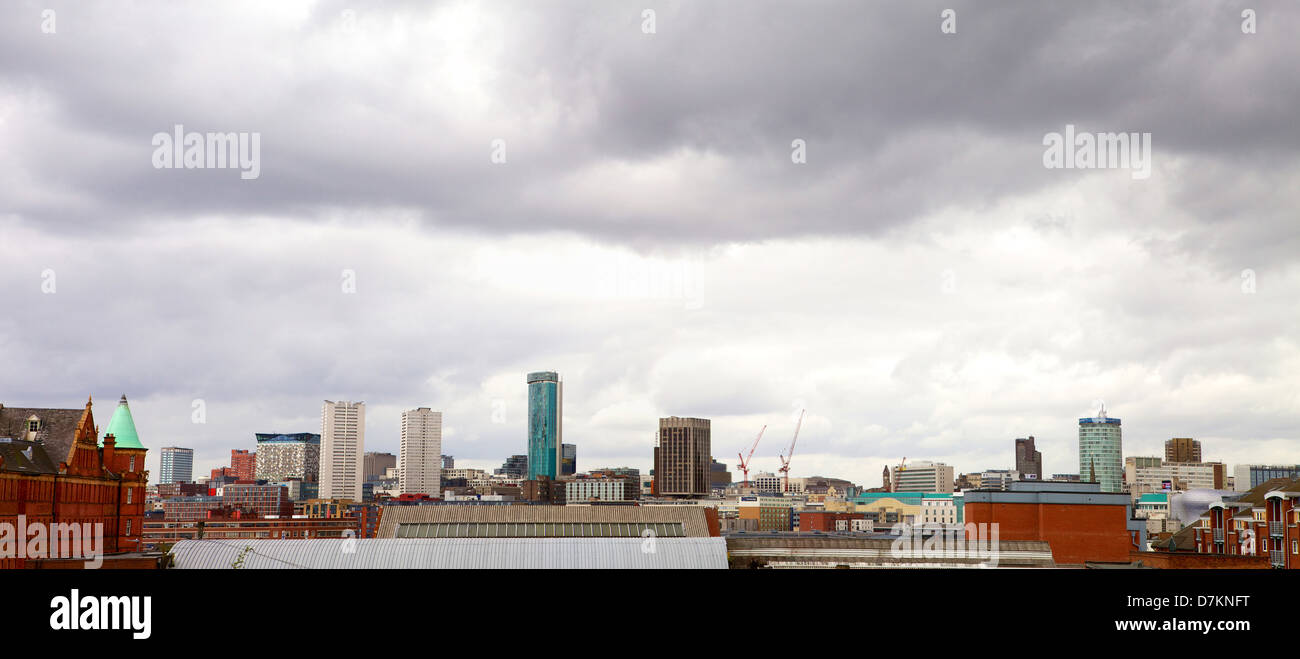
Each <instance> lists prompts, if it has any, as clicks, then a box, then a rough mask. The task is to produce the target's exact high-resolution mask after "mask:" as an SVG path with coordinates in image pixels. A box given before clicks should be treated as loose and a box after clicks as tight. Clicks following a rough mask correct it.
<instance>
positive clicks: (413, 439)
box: [397, 407, 442, 497]
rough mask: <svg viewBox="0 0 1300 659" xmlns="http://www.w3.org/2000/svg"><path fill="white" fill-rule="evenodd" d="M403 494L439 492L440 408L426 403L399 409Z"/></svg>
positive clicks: (440, 471)
mask: <svg viewBox="0 0 1300 659" xmlns="http://www.w3.org/2000/svg"><path fill="white" fill-rule="evenodd" d="M401 454H402V459H401V460H400V461H399V462H398V468H397V480H398V483H399V485H400V487H401V489H402V494H427V495H429V496H434V497H438V496H442V491H441V485H442V412H434V411H433V410H430V409H429V408H427V407H421V408H418V409H414V410H407V411H405V412H402V447H401Z"/></svg>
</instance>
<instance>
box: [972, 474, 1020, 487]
mask: <svg viewBox="0 0 1300 659" xmlns="http://www.w3.org/2000/svg"><path fill="white" fill-rule="evenodd" d="M1018 480H1020V474H1018V473H1016V472H1014V471H1011V470H1010V469H989V470H987V471H983V472H980V475H979V483H980V484H979V487H978V488H977V489H981V490H1007V489H1010V488H1009V485H1010V484H1011V483H1014V482H1016V481H1018Z"/></svg>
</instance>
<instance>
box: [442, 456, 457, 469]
mask: <svg viewBox="0 0 1300 659" xmlns="http://www.w3.org/2000/svg"><path fill="white" fill-rule="evenodd" d="M442 468H443V469H455V468H456V456H454V455H444V456H442Z"/></svg>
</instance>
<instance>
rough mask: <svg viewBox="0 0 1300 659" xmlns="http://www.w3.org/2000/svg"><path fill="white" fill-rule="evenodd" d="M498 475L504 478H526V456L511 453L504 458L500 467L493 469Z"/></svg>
mask: <svg viewBox="0 0 1300 659" xmlns="http://www.w3.org/2000/svg"><path fill="white" fill-rule="evenodd" d="M492 473H494V474H496V475H498V476H505V477H506V478H527V477H528V456H526V455H512V456H510V457H509V458H506V461H505V462H504V463H503V464H502V465H501V468H500V469H496V470H493V472H492Z"/></svg>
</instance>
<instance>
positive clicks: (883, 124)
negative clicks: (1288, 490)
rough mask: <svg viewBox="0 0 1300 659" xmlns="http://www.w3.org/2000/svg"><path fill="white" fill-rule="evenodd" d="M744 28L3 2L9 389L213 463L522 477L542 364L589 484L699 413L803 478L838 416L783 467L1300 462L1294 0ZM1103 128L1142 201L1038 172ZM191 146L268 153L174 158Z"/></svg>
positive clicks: (934, 14) (452, 14) (530, 9)
mask: <svg viewBox="0 0 1300 659" xmlns="http://www.w3.org/2000/svg"><path fill="white" fill-rule="evenodd" d="M736 6H737V5H736V4H734V3H733V4H729V3H727V2H722V3H684V4H678V5H674V6H663V7H657V14H656V15H655V20H654V21H653V23H654V27H655V29H653V30H647V29H646V25H645V24H644V22H645V20H646V19H645V18H644V17H643V16H642V12H643V11H644V10H645V7H643V6H641V5H633V4H628V3H622V2H610V3H601V4H599V5H598V6H595V7H592V6H589V5H588V4H585V3H576V2H565V1H561V2H558V3H527V2H502V3H491V4H486V3H484V4H474V3H430V4H428V5H423V4H420V5H406V4H402V5H399V6H394V7H355V8H344V7H341V6H338V5H335V4H332V3H315V4H300V3H297V2H292V1H290V2H283V3H280V2H277V3H260V4H259V3H246V4H240V3H221V4H192V5H190V4H187V5H180V6H176V5H175V4H174V3H164V4H150V3H149V2H145V3H142V4H140V5H139V6H138V10H133V11H130V12H127V11H121V10H119V9H117V8H115V7H112V6H97V5H86V6H77V7H76V8H71V7H69V8H66V9H60V10H59V16H60V18H59V23H58V24H59V26H60V29H59V30H57V31H54V32H51V31H43V30H42V29H41V26H42V18H41V16H40V12H39V11H38V10H39V9H40V8H33V9H32V10H31V11H30V15H28V16H27V17H26V18H23V15H22V14H21V11H19V10H15V11H16V12H18V13H16V14H15V15H14V20H7V21H0V54H2V55H3V56H0V140H3V141H4V143H5V145H6V149H5V150H4V153H3V154H0V199H4V200H5V202H6V203H5V204H4V205H3V207H2V208H0V238H2V239H3V242H4V243H5V244H6V245H10V246H13V248H12V249H11V250H9V252H8V258H7V259H6V260H5V262H4V265H3V266H0V290H3V291H4V294H5V299H6V302H7V303H9V305H10V308H11V309H14V310H15V311H16V315H15V317H14V318H12V319H11V320H10V321H9V322H6V323H3V324H0V346H3V348H2V349H3V351H4V354H5V355H6V356H7V357H8V358H9V359H8V360H7V364H8V366H9V368H10V369H11V370H12V372H13V373H16V374H21V377H13V378H9V383H7V384H5V385H3V386H0V400H4V401H7V402H9V403H11V404H14V405H33V406H36V405H51V406H66V405H68V404H69V401H73V400H81V399H82V397H84V396H85V394H86V392H91V393H94V394H95V396H96V400H102V401H105V402H107V401H111V400H115V399H116V398H117V397H118V396H119V395H120V394H121V393H123V392H125V393H127V394H128V395H130V396H131V400H132V409H133V411H135V412H136V421H137V423H138V424H139V425H140V427H141V428H142V429H147V433H148V436H149V437H151V438H154V439H155V440H156V441H157V443H158V445H160V446H164V445H176V446H185V447H191V448H194V449H195V451H196V455H195V464H194V469H195V473H198V474H203V473H207V472H208V471H209V470H210V469H212V468H214V467H219V466H223V465H224V463H225V460H226V459H227V457H226V456H227V455H228V451H229V450H230V449H231V448H252V433H254V432H255V431H264V430H272V431H275V432H319V429H320V423H319V418H318V417H319V414H318V412H319V405H320V401H321V400H322V399H325V398H329V399H334V400H339V399H343V400H365V401H369V402H370V409H369V410H368V422H367V426H368V427H367V442H366V445H367V448H368V449H371V450H383V451H389V452H393V453H396V452H398V448H399V447H398V441H399V436H400V430H399V428H400V413H401V411H402V410H405V409H413V408H417V407H419V406H424V405H429V406H433V407H434V408H435V409H438V410H441V411H442V412H443V413H444V415H445V424H446V425H445V427H444V434H443V442H444V445H445V447H446V448H445V449H444V452H446V453H448V454H453V455H456V456H457V457H458V462H460V463H462V464H464V465H467V466H474V467H478V468H483V469H489V470H490V469H494V468H496V467H498V466H499V465H500V464H501V462H502V460H504V459H505V458H507V457H508V456H510V455H515V454H519V453H521V452H523V450H524V449H523V438H524V437H525V436H526V432H527V430H526V423H527V407H526V405H527V404H526V401H525V399H524V398H523V397H522V395H521V389H522V386H521V383H520V379H521V374H525V373H529V372H532V371H534V370H536V369H539V368H545V369H553V370H555V371H556V372H558V373H561V374H563V376H564V378H565V382H566V391H565V406H564V417H563V423H564V436H565V441H566V442H568V443H572V444H576V445H577V446H578V447H579V453H580V461H581V463H582V465H584V466H588V467H592V466H603V465H628V466H634V467H638V468H641V469H645V468H647V467H648V466H649V464H650V459H651V458H650V455H651V448H652V445H651V440H652V437H653V435H654V431H655V428H654V422H655V419H658V418H660V417H664V416H674V415H676V416H685V417H700V418H708V419H710V420H711V421H712V429H711V432H712V446H713V453H714V456H713V457H715V458H717V459H719V460H721V461H723V462H725V463H727V464H729V465H733V464H734V462H733V461H734V458H732V457H730V456H734V455H735V454H736V453H737V452H738V451H740V450H742V449H745V448H746V447H747V446H748V445H749V443H750V442H751V441H752V438H753V437H754V436H755V434H756V433H757V432H758V430H759V428H761V427H762V426H763V425H764V424H768V425H769V428H768V431H767V432H768V436H767V437H765V439H764V440H763V441H764V443H763V444H761V445H760V446H759V449H758V452H757V453H756V454H755V456H754V471H755V472H759V471H775V469H776V468H777V467H778V466H779V462H778V460H777V454H778V453H779V448H780V447H782V446H784V445H785V444H786V443H788V440H789V437H790V435H791V434H792V433H793V427H794V424H795V420H794V418H793V417H794V415H796V414H797V413H798V410H800V409H804V408H806V409H808V410H809V411H808V415H807V418H806V419H805V420H804V423H803V428H802V430H801V432H800V439H799V447H798V453H797V454H796V456H795V458H794V462H793V463H792V470H793V471H792V475H814V474H820V475H828V476H830V475H834V476H838V477H842V478H848V479H851V480H853V481H855V482H861V483H864V484H874V483H878V482H879V479H880V470H881V468H882V467H883V466H884V465H890V464H897V462H898V461H899V460H900V459H901V458H902V457H903V456H910V457H915V458H920V457H924V458H925V459H932V460H936V461H943V462H945V463H947V464H950V465H956V466H957V467H958V469H959V470H967V471H970V470H977V469H990V468H1005V467H1008V466H1011V461H1010V459H1009V458H1008V455H1009V453H1010V450H1009V449H1008V446H1009V445H1010V442H1011V440H1012V439H1014V438H1020V437H1028V436H1029V435H1033V436H1034V437H1035V438H1036V444H1037V449H1038V450H1040V451H1041V452H1042V455H1043V471H1044V473H1046V474H1051V473H1073V472H1076V471H1078V470H1079V466H1078V465H1077V464H1076V461H1077V454H1078V451H1077V419H1078V418H1083V417H1087V416H1090V415H1091V414H1093V413H1095V411H1096V410H1097V409H1098V408H1099V407H1100V405H1099V403H1100V402H1101V401H1103V400H1104V401H1105V402H1106V403H1107V404H1108V405H1107V406H1108V409H1109V410H1110V412H1111V413H1113V414H1115V415H1116V416H1118V417H1122V418H1123V419H1124V448H1125V455H1153V456H1159V455H1163V450H1162V443H1163V442H1164V441H1166V440H1168V439H1170V438H1174V437H1195V438H1196V439H1197V440H1199V441H1202V442H1204V446H1205V449H1206V454H1205V459H1207V460H1221V461H1223V462H1226V463H1229V464H1239V463H1294V462H1295V461H1296V455H1295V454H1296V446H1297V439H1300V438H1297V435H1296V433H1297V429H1300V400H1298V399H1297V398H1296V396H1295V394H1294V392H1295V391H1297V390H1300V340H1298V337H1300V330H1298V329H1297V324H1296V320H1295V314H1294V313H1291V312H1290V310H1292V309H1293V308H1294V306H1295V301H1296V300H1297V299H1300V226H1297V224H1296V222H1295V210H1294V209H1296V208H1300V188H1297V187H1296V186H1295V185H1294V182H1295V181H1296V180H1300V132H1297V131H1296V130H1294V125H1295V118H1294V116H1293V115H1294V112H1293V109H1294V108H1296V107H1300V88H1297V87H1296V85H1294V84H1290V79H1289V78H1286V77H1285V76H1282V77H1281V78H1279V75H1278V71H1279V70H1280V69H1279V63H1287V62H1295V61H1300V41H1298V40H1296V39H1295V38H1294V31H1293V30H1289V29H1287V27H1288V26H1291V25H1295V24H1297V23H1300V6H1297V5H1296V4H1295V3H1267V6H1261V7H1260V8H1259V9H1260V15H1259V24H1258V25H1259V29H1258V31H1252V32H1249V33H1247V32H1244V31H1243V29H1242V18H1241V17H1240V16H1239V13H1240V9H1237V8H1232V11H1228V10H1226V9H1225V8H1224V7H1223V6H1222V5H1213V4H1212V5H1211V6H1209V7H1205V6H1202V5H1201V4H1200V3H1187V4H1184V5H1179V4H1161V5H1159V6H1153V5H1147V4H1133V3H1106V4H1087V5H1086V6H1085V5H1080V6H1075V5H1073V4H1071V5H1068V6H1057V5H1056V3H1052V4H1051V5H1043V6H1037V5H1032V4H1030V5H1028V6H1026V3H993V4H990V3H967V2H958V3H954V10H955V12H956V13H957V14H959V15H961V19H960V21H957V25H959V26H960V27H959V28H958V29H957V31H956V32H955V33H945V32H943V31H941V29H940V26H941V18H940V16H939V15H938V11H939V10H938V9H935V8H933V7H930V6H928V5H924V6H922V5H920V4H916V3H905V4H903V5H901V6H889V5H885V4H878V3H841V4H835V3H832V4H831V5H830V6H827V7H826V8H825V9H824V11H818V12H797V11H790V10H789V9H788V7H787V6H785V5H782V4H778V3H764V2H759V3H756V4H752V5H750V4H747V5H745V9H744V10H743V11H739V10H736ZM773 16H779V17H780V18H779V20H774V19H773V18H772V17H773ZM138 34H147V35H150V39H149V40H148V42H147V43H144V42H141V41H140V40H137V39H134V38H132V35H138ZM1008 35H1014V37H1015V41H1014V47H1013V46H1012V45H1011V44H1012V40H1011V39H1010V38H1009V36H1008ZM231 43H239V44H241V47H240V48H237V49H231V48H229V44H231ZM213 53H220V56H219V57H216V56H213ZM1153 53H1156V54H1158V56H1153V55H1152V54H1153ZM267 63H286V64H285V65H284V66H278V65H267ZM128 72H129V74H127V73H128ZM1076 129H1077V133H1078V134H1080V135H1087V136H1092V135H1102V134H1106V133H1116V134H1119V133H1122V134H1124V135H1130V134H1133V135H1149V138H1150V139H1149V142H1148V141H1146V140H1143V141H1142V142H1140V143H1141V144H1149V152H1148V153H1145V154H1144V155H1145V156H1147V158H1146V159H1145V160H1144V162H1145V163H1146V164H1147V165H1149V172H1146V174H1147V175H1146V176H1145V177H1139V176H1135V174H1138V172H1137V171H1129V170H1123V169H1120V170H1107V169H1096V168H1082V169H1080V168H1057V167H1053V166H1051V165H1049V164H1047V159H1048V156H1050V155H1051V154H1050V152H1048V151H1046V150H1045V148H1044V147H1045V145H1047V144H1049V143H1051V142H1052V140H1053V138H1056V139H1058V140H1059V137H1060V135H1062V134H1066V135H1073V134H1076ZM187 131H188V132H190V133H196V134H198V135H199V136H200V137H202V136H204V135H205V134H209V133H214V134H219V135H227V134H231V135H235V136H236V137H239V138H240V139H239V140H237V142H238V143H239V144H241V145H242V144H248V145H249V146H252V145H254V144H256V145H259V147H258V148H259V149H260V151H259V152H258V153H260V156H259V158H260V160H259V161H258V163H257V166H256V167H255V168H252V167H250V168H247V169H244V170H242V171H235V170H233V169H224V170H223V169H216V168H212V169H209V168H192V169H185V168H183V167H167V166H166V164H165V163H163V162H161V161H159V160H158V159H157V158H156V156H157V155H158V154H157V149H158V145H156V144H155V143H154V141H155V139H156V138H158V136H160V135H161V136H162V140H161V141H160V142H159V143H160V144H161V143H163V142H167V141H170V140H172V139H173V138H172V137H171V136H172V135H178V134H179V135H184V134H186V132H187ZM254 135H256V136H257V137H258V141H256V142H254V141H252V139H251V138H252V137H253V136H254ZM243 138H249V139H243ZM180 145H181V141H180V140H177V142H176V144H175V145H174V146H178V147H179V146H180ZM170 153H171V151H170V150H164V155H166V154H170ZM1070 161H1071V162H1072V161H1073V158H1072V157H1071V158H1070ZM173 165H175V163H173ZM81 318H87V319H93V321H94V322H93V323H88V322H75V321H74V320H73V319H81ZM18 382H21V383H22V384H21V385H19V384H17V383H18ZM20 387H21V388H20ZM149 459H150V461H151V464H152V466H151V469H156V468H157V459H158V458H157V456H156V455H155V454H150V455H149Z"/></svg>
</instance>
